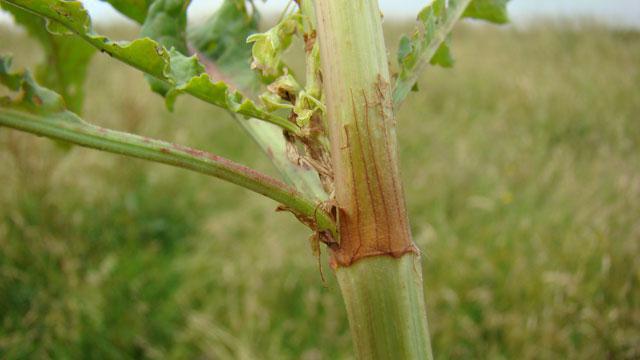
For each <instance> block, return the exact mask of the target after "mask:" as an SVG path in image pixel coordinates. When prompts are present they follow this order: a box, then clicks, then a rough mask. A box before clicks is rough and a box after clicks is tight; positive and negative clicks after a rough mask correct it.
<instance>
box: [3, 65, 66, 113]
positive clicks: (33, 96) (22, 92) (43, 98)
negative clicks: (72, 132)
mask: <svg viewBox="0 0 640 360" xmlns="http://www.w3.org/2000/svg"><path fill="white" fill-rule="evenodd" d="M10 70H11V58H10V57H5V56H1V57H0V83H2V84H3V85H4V86H6V87H7V88H9V89H10V90H12V91H18V92H19V94H18V95H17V96H16V97H14V98H11V97H9V96H4V97H2V98H0V105H1V106H3V107H9V108H14V109H20V110H23V111H28V112H30V113H34V114H49V113H59V112H64V111H65V110H66V106H65V102H64V99H63V98H62V96H60V95H59V94H57V93H56V92H55V91H52V90H49V89H47V88H44V87H42V86H40V85H38V84H37V83H36V82H35V80H33V77H32V76H31V74H30V73H29V72H28V71H22V72H10Z"/></svg>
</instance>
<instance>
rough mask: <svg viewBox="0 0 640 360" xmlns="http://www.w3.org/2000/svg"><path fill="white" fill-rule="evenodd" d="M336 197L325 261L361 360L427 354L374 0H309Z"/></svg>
mask: <svg viewBox="0 0 640 360" xmlns="http://www.w3.org/2000/svg"><path fill="white" fill-rule="evenodd" d="M316 15H317V19H318V21H317V23H318V39H319V41H320V54H321V62H322V78H323V86H324V94H325V99H326V105H327V117H328V122H329V135H330V140H331V153H332V157H333V166H334V173H335V187H336V200H337V203H338V231H339V235H340V246H339V248H337V249H332V250H333V253H332V256H333V265H334V267H335V268H336V273H337V276H338V281H339V283H340V287H341V289H342V290H343V297H344V299H345V302H346V304H347V310H348V312H349V320H350V326H351V329H352V335H353V340H354V344H355V348H356V352H357V356H358V358H360V359H424V358H430V357H431V349H430V344H429V338H428V335H427V318H426V315H425V313H426V312H425V308H424V301H423V300H422V297H423V292H422V286H421V283H422V280H421V264H420V261H419V254H418V250H417V248H416V247H415V245H414V243H413V241H412V238H411V232H410V228H409V220H408V217H407V210H406V204H405V200H404V195H403V190H402V184H401V182H400V175H399V168H398V154H397V145H396V134H395V116H394V113H393V104H392V95H391V87H390V75H389V69H388V65H387V61H388V60H387V52H386V48H385V44H384V37H383V33H382V24H381V13H380V10H379V8H378V4H377V1H376V0H316Z"/></svg>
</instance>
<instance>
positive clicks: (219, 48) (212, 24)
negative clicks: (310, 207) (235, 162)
mask: <svg viewBox="0 0 640 360" xmlns="http://www.w3.org/2000/svg"><path fill="white" fill-rule="evenodd" d="M302 4H303V5H304V4H305V2H304V1H303V2H302ZM257 25H258V13H257V12H256V11H255V9H254V11H251V12H249V11H247V6H246V2H245V1H244V0H224V1H223V3H222V5H221V6H220V7H219V8H218V10H217V11H216V12H215V13H214V14H212V15H211V16H210V17H209V18H208V19H207V20H206V21H205V22H204V23H202V24H201V25H199V26H197V27H195V28H192V30H191V31H190V32H189V35H188V37H189V40H190V41H191V44H192V45H193V46H194V47H195V48H196V49H197V50H198V51H199V54H202V55H203V56H204V57H205V58H206V59H207V60H210V61H207V68H208V71H209V72H210V73H212V74H216V75H215V76H218V75H217V74H222V75H221V76H222V77H223V78H224V79H225V81H229V82H231V83H232V84H233V85H234V86H235V87H236V88H239V89H243V90H244V91H247V92H248V93H249V94H255V93H257V92H258V91H259V89H260V87H261V85H262V84H261V80H260V79H259V77H258V74H256V72H254V71H252V70H251V69H250V67H249V65H250V61H251V44H248V43H247V42H246V39H247V37H248V36H249V35H251V34H253V33H256V32H257ZM260 99H261V100H262V103H263V104H264V105H265V106H266V108H267V109H268V110H269V111H277V110H281V109H287V110H289V111H291V109H292V107H293V105H291V104H290V103H287V104H283V103H282V100H281V98H280V97H279V96H277V95H275V94H273V93H270V92H267V93H265V94H263V95H261V97H260ZM234 118H235V119H236V120H237V121H238V122H239V124H240V125H241V126H242V127H243V128H244V129H245V130H246V131H247V132H248V133H249V134H250V135H251V137H252V138H253V139H254V140H255V142H256V143H257V144H258V145H259V146H260V147H261V148H262V149H263V151H264V152H265V153H266V154H267V155H268V157H269V159H270V160H271V161H272V162H273V164H274V165H275V167H276V168H277V169H278V170H279V171H280V173H281V174H282V175H283V176H284V177H285V178H286V179H287V181H288V182H289V183H291V184H293V185H295V187H296V188H297V189H298V190H299V191H301V192H303V193H305V194H308V195H309V196H312V197H314V198H317V199H322V200H326V199H327V194H326V193H325V191H324V189H323V188H322V184H321V183H320V179H319V177H318V174H317V173H316V172H315V171H314V170H313V169H311V168H309V167H304V166H301V165H299V164H298V163H296V162H294V161H291V160H290V156H288V147H289V145H288V144H287V142H286V140H285V138H284V136H283V134H282V131H281V130H280V129H279V128H278V127H276V126H272V125H271V124H269V123H266V122H264V121H258V120H253V119H249V120H242V119H239V117H238V116H234Z"/></svg>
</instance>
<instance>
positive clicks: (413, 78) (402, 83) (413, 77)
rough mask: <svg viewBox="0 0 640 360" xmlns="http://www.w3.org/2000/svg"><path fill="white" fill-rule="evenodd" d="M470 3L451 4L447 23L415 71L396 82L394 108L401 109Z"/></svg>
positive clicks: (442, 26)
mask: <svg viewBox="0 0 640 360" xmlns="http://www.w3.org/2000/svg"><path fill="white" fill-rule="evenodd" d="M469 3H471V0H458V1H456V2H451V5H449V7H448V8H447V15H446V19H445V21H444V22H443V23H442V25H441V26H440V27H438V28H437V29H436V32H435V34H434V35H433V39H432V40H431V42H430V43H429V45H428V46H427V47H426V48H425V49H424V51H423V52H422V54H420V58H419V59H418V61H417V62H416V64H415V66H414V67H413V71H411V73H410V75H409V76H407V77H405V78H402V79H398V81H397V82H396V84H395V87H394V89H393V106H394V108H396V109H397V108H399V107H400V105H401V104H402V101H404V99H405V98H406V97H407V95H408V94H409V92H411V89H412V88H413V86H414V85H415V84H416V82H417V81H418V77H419V76H420V75H421V74H422V72H423V71H424V70H425V68H426V67H427V65H429V62H430V61H431V58H433V56H434V55H435V53H436V51H438V48H439V47H440V45H442V43H443V42H444V41H445V40H446V39H447V36H448V35H449V34H450V33H451V30H453V27H454V26H455V24H456V23H457V22H458V20H459V19H460V18H461V17H462V14H463V13H464V11H465V9H466V8H467V6H469Z"/></svg>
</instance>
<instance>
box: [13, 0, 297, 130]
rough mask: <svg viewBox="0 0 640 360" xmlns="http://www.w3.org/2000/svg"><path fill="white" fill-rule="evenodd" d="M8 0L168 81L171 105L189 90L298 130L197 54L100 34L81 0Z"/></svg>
mask: <svg viewBox="0 0 640 360" xmlns="http://www.w3.org/2000/svg"><path fill="white" fill-rule="evenodd" d="M6 1H7V2H10V3H12V4H14V5H17V6H20V7H23V8H26V9H28V10H30V11H32V12H34V13H36V14H38V15H40V16H43V17H46V18H47V19H48V20H49V21H50V22H55V23H58V24H59V25H63V26H65V27H66V28H67V29H69V30H71V31H73V32H74V33H76V34H77V35H79V36H80V37H82V38H83V39H84V40H85V41H87V42H88V43H89V44H91V45H93V46H94V47H96V48H98V49H99V50H100V51H101V52H104V53H107V54H108V55H110V56H112V57H114V58H116V59H118V60H120V61H122V62H124V63H126V64H129V65H131V66H133V67H135V68H137V69H139V70H141V71H143V72H145V73H147V74H149V75H152V76H154V77H156V78H158V79H159V80H162V81H164V82H166V83H167V84H168V85H169V86H170V88H169V91H168V92H167V94H170V93H172V94H173V95H172V97H171V98H170V99H169V101H168V102H167V104H168V105H172V104H173V100H174V99H175V95H177V94H180V93H189V94H190V95H193V96H195V97H197V98H199V99H202V100H204V101H206V102H209V103H211V104H213V105H217V106H220V107H223V108H225V109H228V110H230V111H233V112H237V113H239V114H241V115H244V116H247V117H254V118H258V119H261V120H264V121H267V122H270V123H273V124H275V125H278V126H280V127H282V128H283V129H286V130H288V131H290V132H292V133H296V132H298V127H297V126H296V124H294V123H292V122H290V121H289V120H288V119H286V118H283V117H280V116H278V115H276V114H272V113H270V112H268V111H267V110H266V109H264V108H262V107H258V106H257V105H256V104H254V103H253V102H251V100H249V99H247V98H246V97H244V96H243V95H242V94H241V93H239V92H237V91H231V90H230V89H229V87H228V85H226V84H225V83H223V82H217V83H213V82H212V81H211V79H209V76H208V75H207V74H206V73H204V72H203V69H204V66H202V65H201V64H199V61H198V60H197V59H196V58H195V57H194V58H192V59H191V60H189V61H186V60H185V58H186V56H184V55H182V54H181V53H179V52H173V53H170V52H169V51H168V50H167V49H166V48H165V47H164V46H162V45H161V44H159V43H157V42H156V41H154V40H151V39H149V38H143V39H136V40H134V41H132V42H114V41H112V40H110V39H108V38H106V37H104V36H101V35H98V34H96V33H95V32H94V31H93V29H92V27H91V19H90V17H89V15H88V13H87V11H86V10H85V9H84V8H83V7H82V4H81V3H80V2H79V1H65V0H6ZM185 63H191V64H192V67H193V68H191V69H188V68H187V69H185ZM195 64H198V65H195ZM191 75H193V76H191ZM188 76H191V77H188ZM173 90H175V91H173Z"/></svg>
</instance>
